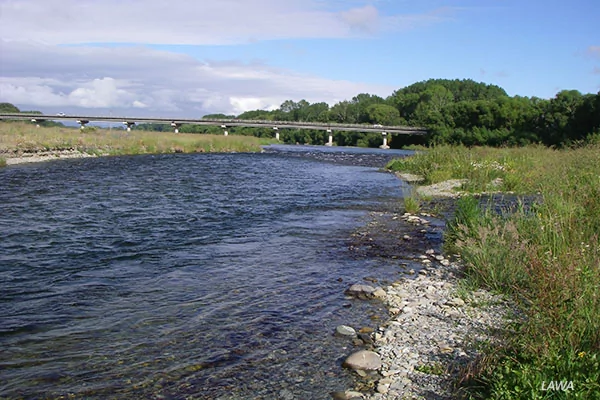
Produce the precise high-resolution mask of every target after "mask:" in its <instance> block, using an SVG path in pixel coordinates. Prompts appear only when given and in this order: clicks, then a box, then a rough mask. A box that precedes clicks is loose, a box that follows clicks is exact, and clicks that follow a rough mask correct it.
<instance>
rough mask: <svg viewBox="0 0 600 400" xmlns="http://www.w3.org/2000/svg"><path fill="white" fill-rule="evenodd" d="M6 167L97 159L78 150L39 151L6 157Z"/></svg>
mask: <svg viewBox="0 0 600 400" xmlns="http://www.w3.org/2000/svg"><path fill="white" fill-rule="evenodd" d="M4 157H5V159H6V165H16V164H25V163H33V162H43V161H52V160H58V159H66V158H88V157H96V156H95V155H93V154H88V153H82V152H80V151H77V150H55V151H38V152H32V153H21V154H18V155H13V154H10V155H9V156H7V155H6V154H5V155H4Z"/></svg>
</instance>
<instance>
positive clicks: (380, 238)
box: [332, 185, 512, 400]
mask: <svg viewBox="0 0 600 400" xmlns="http://www.w3.org/2000/svg"><path fill="white" fill-rule="evenodd" d="M448 186H451V185H440V190H441V191H443V192H448V191H449V189H448ZM441 196H442V197H446V199H445V200H444V199H439V202H437V205H440V204H442V205H443V206H446V207H447V206H449V205H451V203H452V202H453V201H454V200H453V199H448V197H449V196H447V195H446V193H443V194H441ZM432 204H436V201H435V200H434V201H433V202H432ZM371 217H372V220H373V221H372V222H371V223H370V224H369V229H368V231H367V232H362V233H361V234H359V235H357V238H356V240H355V242H354V243H353V245H352V246H351V247H353V248H354V250H355V251H357V252H361V251H362V252H366V253H369V254H370V255H371V256H384V257H391V258H394V259H397V260H398V266H399V269H401V270H402V271H403V272H404V274H403V275H404V276H403V277H402V278H400V279H399V280H397V281H396V282H393V283H391V284H389V285H385V286H374V285H373V286H367V287H363V289H364V293H362V294H361V295H360V296H358V297H359V298H371V299H373V300H370V301H383V302H384V303H385V304H386V306H387V308H388V311H389V319H388V320H387V321H385V322H384V323H382V324H381V325H380V326H379V327H378V328H377V329H376V330H375V331H374V332H372V333H371V334H370V335H368V337H365V335H364V334H363V335H358V336H357V338H355V339H354V344H355V345H358V346H357V347H355V348H354V349H353V350H354V351H355V352H356V351H359V350H367V351H368V352H373V354H371V353H369V356H368V357H365V356H364V354H362V353H361V354H360V355H362V356H363V357H362V358H364V359H365V360H366V361H365V362H367V360H368V362H367V363H366V364H364V365H362V366H361V365H360V364H358V365H357V364H356V363H354V362H352V363H348V362H345V365H346V366H347V367H349V368H351V369H353V370H354V371H355V372H356V374H357V385H356V387H355V388H353V389H352V390H348V391H346V392H337V393H333V394H332V396H333V398H335V399H369V400H392V399H394V400H395V399H452V398H457V397H459V393H458V391H457V389H456V383H457V380H458V379H459V376H460V372H461V370H462V369H464V368H467V367H468V366H469V364H471V363H473V362H474V361H475V360H476V359H477V358H478V357H481V356H482V353H481V352H482V349H483V347H484V346H485V345H486V344H487V343H491V342H494V341H496V340H497V337H498V336H499V335H498V332H499V331H502V330H504V329H506V326H507V322H508V321H509V318H510V316H511V315H512V312H511V311H512V308H511V304H510V303H509V302H508V301H506V300H505V299H503V298H502V297H500V296H497V295H494V294H492V293H490V292H487V291H484V290H477V291H475V292H472V291H467V290H465V289H463V288H461V286H460V277H461V274H462V270H463V266H462V264H461V262H460V259H459V258H457V257H450V256H448V255H445V254H443V252H442V250H441V247H442V246H441V244H442V233H443V230H444V224H443V222H442V221H441V220H439V219H437V218H435V217H433V216H432V215H430V214H427V213H423V214H419V215H411V214H408V213H405V214H397V213H393V212H384V213H372V215H371ZM362 286H365V285H362ZM347 293H348V294H350V293H349V292H347ZM351 294H354V295H355V296H356V293H351ZM361 342H362V343H361ZM349 355H350V354H349ZM351 361H354V360H351Z"/></svg>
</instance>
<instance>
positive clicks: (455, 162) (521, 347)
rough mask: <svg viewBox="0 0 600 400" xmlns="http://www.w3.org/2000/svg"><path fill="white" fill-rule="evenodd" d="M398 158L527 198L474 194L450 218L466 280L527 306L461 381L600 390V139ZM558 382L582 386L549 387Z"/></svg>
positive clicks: (467, 387) (588, 394) (532, 389)
mask: <svg viewBox="0 0 600 400" xmlns="http://www.w3.org/2000/svg"><path fill="white" fill-rule="evenodd" d="M388 167H389V168H391V169H393V170H399V171H405V172H411V173H414V174H420V175H423V177H424V178H425V182H426V183H436V182H439V181H443V180H446V179H450V178H456V179H468V182H467V183H466V184H465V185H464V186H463V190H465V191H466V192H479V191H482V190H503V191H514V192H516V193H520V194H523V195H524V198H525V199H527V201H523V202H521V203H519V204H518V206H517V207H516V208H515V209H514V210H512V211H511V212H507V213H502V214H500V213H498V210H497V208H496V207H494V205H493V204H489V205H488V206H486V204H485V201H484V202H483V204H482V200H481V199H478V198H476V197H472V196H464V197H462V198H460V199H459V200H458V205H457V209H456V212H455V217H454V219H453V220H452V221H450V223H449V224H448V225H449V228H448V231H447V233H446V236H445V247H446V250H447V251H448V252H450V253H458V254H460V256H461V258H462V260H463V262H464V264H465V280H464V284H465V286H466V287H467V288H474V287H477V286H483V287H486V288H488V289H492V290H494V291H496V292H500V293H503V294H505V295H506V296H508V297H509V298H511V299H512V301H513V302H514V304H515V306H516V308H517V310H518V313H517V321H518V322H516V323H515V324H514V326H510V327H509V330H508V331H507V332H506V333H505V335H504V337H503V338H502V339H503V340H502V343H503V345H502V347H500V348H493V347H491V348H488V349H486V351H485V354H486V355H485V356H483V357H482V358H481V359H479V360H478V361H477V362H476V363H475V364H473V365H471V366H470V367H469V368H468V369H466V370H465V371H464V374H463V382H462V388H461V390H462V391H464V393H466V394H467V395H468V396H469V397H471V398H486V399H487V398H496V399H508V398H510V399H536V398H537V399H542V398H579V399H593V398H595V399H598V398H600V318H598V316H599V315H600V290H599V289H600V143H589V144H587V145H584V146H581V147H579V148H575V149H564V150H556V149H550V148H547V147H544V146H528V147H522V148H513V149H508V148H502V149H495V148H489V147H475V148H471V149H467V148H466V147H462V146H437V147H434V148H433V149H431V150H429V151H427V152H422V153H419V154H417V155H416V156H414V157H410V158H406V159H402V160H395V161H393V162H391V163H390V164H389V165H388ZM551 381H552V382H558V381H562V382H563V384H562V385H563V386H562V387H563V388H564V387H567V386H569V382H572V388H571V389H572V390H569V391H568V392H563V391H561V390H558V391H553V390H550V391H548V390H544V388H546V389H547V388H548V387H549V385H550V382H551Z"/></svg>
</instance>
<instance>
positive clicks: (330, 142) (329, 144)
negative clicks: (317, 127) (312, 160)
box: [325, 129, 333, 146]
mask: <svg viewBox="0 0 600 400" xmlns="http://www.w3.org/2000/svg"><path fill="white" fill-rule="evenodd" d="M327 133H328V134H329V141H328V142H327V143H325V146H333V132H332V131H331V129H327Z"/></svg>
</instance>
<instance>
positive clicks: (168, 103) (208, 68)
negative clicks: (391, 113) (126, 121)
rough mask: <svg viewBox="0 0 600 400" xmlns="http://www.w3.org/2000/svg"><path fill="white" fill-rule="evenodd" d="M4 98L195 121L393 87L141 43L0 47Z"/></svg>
mask: <svg viewBox="0 0 600 400" xmlns="http://www.w3.org/2000/svg"><path fill="white" fill-rule="evenodd" d="M0 52H1V53H2V54H3V55H6V57H4V58H3V62H2V63H1V64H0V101H7V102H10V103H14V104H17V105H23V106H27V108H30V107H29V106H32V107H33V106H35V107H37V108H38V109H42V110H43V108H44V107H46V108H47V107H61V108H64V107H76V108H84V109H88V110H90V109H100V110H108V109H112V110H118V111H115V114H122V115H126V114H130V115H131V114H135V115H139V114H138V113H139V112H144V113H146V114H148V115H150V114H152V115H156V116H161V115H167V114H168V115H172V114H173V113H176V114H180V115H188V116H197V115H202V114H204V113H211V112H223V113H228V114H229V113H233V114H239V113H241V112H243V111H247V110H254V109H273V108H277V107H278V106H279V105H280V104H281V103H282V102H283V101H285V100H288V99H293V100H296V101H298V100H300V99H306V100H307V101H309V102H319V101H326V102H329V103H330V104H333V103H335V102H337V101H340V100H344V99H349V98H351V97H353V96H355V95H356V94H358V93H362V92H368V93H373V94H378V95H381V96H387V95H389V94H391V93H392V91H393V90H394V89H397V88H396V87H391V86H384V85H369V84H362V83H355V82H349V81H342V80H332V79H325V78H320V77H317V76H312V75H303V74H299V73H296V72H293V71H290V70H286V69H278V68H273V67H270V66H268V65H266V64H264V63H256V62H255V63H249V64H248V63H242V62H238V61H231V62H222V61H221V62H211V61H208V60H203V61H199V60H196V59H194V58H192V57H189V56H185V55H181V54H175V53H170V52H165V51H158V50H153V49H149V48H145V47H141V46H137V47H117V48H103V47H94V46H68V47H65V46H54V45H42V44H39V43H25V42H17V41H2V42H0Z"/></svg>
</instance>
